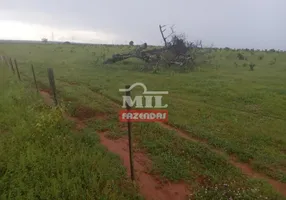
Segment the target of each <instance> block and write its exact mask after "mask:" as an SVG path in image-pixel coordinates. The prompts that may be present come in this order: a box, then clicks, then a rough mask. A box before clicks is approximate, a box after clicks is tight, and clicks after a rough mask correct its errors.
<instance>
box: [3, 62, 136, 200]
mask: <svg viewBox="0 0 286 200" xmlns="http://www.w3.org/2000/svg"><path fill="white" fill-rule="evenodd" d="M5 67H6V66H5ZM3 69H4V67H3V66H1V70H2V71H3ZM8 74H9V72H7V70H5V72H3V73H2V72H1V85H0V87H1V91H2V92H1V94H0V126H1V132H0V146H1V148H0V199H29V200H33V199H116V200H117V199H122V200H123V199H124V200H125V199H140V197H139V196H138V195H137V191H136V189H135V188H134V187H133V184H132V183H130V182H129V181H128V180H127V179H126V173H125V170H124V168H123V167H122V166H121V162H120V160H119V158H118V157H117V156H115V155H113V154H110V153H108V152H107V151H106V150H105V148H104V147H103V146H101V145H100V144H99V138H98V136H97V134H96V133H95V131H94V130H90V129H85V130H83V133H84V134H79V133H74V132H71V126H72V124H70V122H68V121H66V120H65V119H64V118H63V117H62V114H61V113H62V111H61V110H60V109H56V108H54V109H51V108H50V107H48V106H45V105H44V104H43V102H42V100H41V99H40V98H39V96H37V95H36V93H35V95H33V94H34V91H30V90H29V89H28V90H27V88H25V87H24V85H22V84H19V83H17V81H16V80H15V78H16V77H13V78H11V77H10V76H9V75H8ZM31 94H32V95H31ZM114 166H116V167H114Z"/></svg>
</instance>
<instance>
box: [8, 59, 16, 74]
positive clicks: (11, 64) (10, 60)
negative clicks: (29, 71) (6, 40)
mask: <svg viewBox="0 0 286 200" xmlns="http://www.w3.org/2000/svg"><path fill="white" fill-rule="evenodd" d="M9 62H10V67H11V69H12V71H13V74H15V69H14V67H13V62H12V59H11V58H10V59H9Z"/></svg>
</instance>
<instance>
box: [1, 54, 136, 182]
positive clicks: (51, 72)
mask: <svg viewBox="0 0 286 200" xmlns="http://www.w3.org/2000/svg"><path fill="white" fill-rule="evenodd" d="M0 60H1V62H2V63H3V64H4V65H6V66H5V67H8V68H9V69H10V70H11V71H12V73H13V75H16V73H17V77H18V80H19V81H20V82H21V81H22V78H21V73H20V70H19V66H18V62H17V60H16V59H12V58H11V57H7V56H3V55H0ZM13 60H14V65H13V62H12V61H13ZM15 69H16V72H15ZM31 73H32V75H33V82H34V84H35V88H36V91H37V93H38V94H39V93H40V90H39V87H38V83H37V78H36V74H35V69H34V65H33V64H31ZM47 77H48V79H49V84H50V89H51V91H52V95H53V101H54V106H58V105H59V101H58V98H57V92H56V82H55V76H54V70H53V68H47ZM129 87H130V86H129V85H127V86H126V89H128V88H129ZM126 96H131V92H130V91H127V92H126ZM126 107H127V110H130V106H129V105H128V104H127V103H126ZM127 127H128V140H129V160H130V169H131V180H132V181H134V180H135V177H134V164H133V163H134V162H133V151H132V146H133V145H132V137H131V136H132V134H131V122H130V121H129V120H128V121H127Z"/></svg>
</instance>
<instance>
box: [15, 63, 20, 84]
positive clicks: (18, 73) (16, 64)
mask: <svg viewBox="0 0 286 200" xmlns="http://www.w3.org/2000/svg"><path fill="white" fill-rule="evenodd" d="M14 63H15V67H16V71H17V75H18V79H19V81H21V76H20V72H19V69H18V63H17V60H16V59H14Z"/></svg>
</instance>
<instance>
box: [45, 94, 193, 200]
mask: <svg viewBox="0 0 286 200" xmlns="http://www.w3.org/2000/svg"><path fill="white" fill-rule="evenodd" d="M40 94H41V96H42V97H43V100H44V102H45V103H46V104H47V105H49V106H52V105H53V99H52V98H51V94H50V91H47V90H40ZM63 116H64V117H65V118H66V119H69V120H70V121H73V122H74V123H75V124H76V127H77V129H78V130H80V129H84V128H85V127H86V124H85V123H84V122H83V121H82V120H81V119H80V118H77V117H71V116H69V115H68V114H67V113H63ZM107 132H108V131H105V132H101V133H99V137H100V142H101V144H102V145H104V146H105V147H106V148H107V150H108V151H110V152H112V153H114V154H117V155H119V157H120V158H121V160H122V162H123V165H124V167H125V168H126V169H127V173H128V176H130V175H131V170H130V164H129V146H128V145H129V144H128V139H127V138H126V137H123V138H120V139H117V140H112V139H109V138H108V137H106V135H105V134H106V133H107ZM133 157H134V171H135V179H136V180H135V182H136V184H137V186H138V187H139V191H140V194H142V195H143V196H144V198H145V199H146V200H184V199H188V196H189V195H190V187H189V186H188V185H187V184H186V183H184V182H183V181H181V182H178V183H174V182H170V181H167V180H161V178H159V177H157V176H154V175H153V174H152V175H151V174H150V173H149V171H150V169H151V168H152V161H151V160H150V159H149V158H148V157H147V155H146V154H145V153H144V152H139V151H134V152H133Z"/></svg>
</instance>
